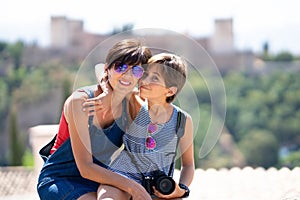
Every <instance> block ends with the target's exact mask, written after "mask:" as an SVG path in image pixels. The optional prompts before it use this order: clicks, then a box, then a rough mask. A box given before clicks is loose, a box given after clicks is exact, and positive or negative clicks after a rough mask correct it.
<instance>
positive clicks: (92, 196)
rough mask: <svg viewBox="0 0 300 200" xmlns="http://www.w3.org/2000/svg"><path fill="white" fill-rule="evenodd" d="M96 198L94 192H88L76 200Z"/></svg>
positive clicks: (93, 199) (92, 199)
mask: <svg viewBox="0 0 300 200" xmlns="http://www.w3.org/2000/svg"><path fill="white" fill-rule="evenodd" d="M96 198H97V193H96V192H89V193H86V194H84V195H82V196H81V197H79V198H78V200H95V199H96Z"/></svg>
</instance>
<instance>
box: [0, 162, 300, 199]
mask: <svg viewBox="0 0 300 200" xmlns="http://www.w3.org/2000/svg"><path fill="white" fill-rule="evenodd" d="M178 177H179V173H178V171H176V173H175V176H174V178H175V180H178ZM35 187H36V175H35V173H34V172H33V171H32V170H28V169H24V168H1V167H0V200H19V199H22V200H38V199H39V198H38V196H37V193H36V190H35ZM190 188H191V196H190V198H188V199H190V200H300V168H299V167H297V168H295V169H293V170H289V169H287V168H282V169H280V170H277V169H275V168H270V169H268V170H265V169H263V168H256V169H253V168H251V167H246V168H243V169H240V168H232V169H220V170H215V169H208V170H202V169H197V170H196V174H195V177H194V181H193V183H192V185H191V186H190Z"/></svg>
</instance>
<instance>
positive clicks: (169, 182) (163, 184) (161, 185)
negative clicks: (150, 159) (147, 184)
mask: <svg viewBox="0 0 300 200" xmlns="http://www.w3.org/2000/svg"><path fill="white" fill-rule="evenodd" d="M155 188H156V189H157V190H158V191H159V192H160V193H162V194H164V195H167V194H171V193H172V192H173V191H174V190H175V181H174V180H173V179H172V178H171V177H168V176H163V177H159V178H158V179H157V180H156V185H155Z"/></svg>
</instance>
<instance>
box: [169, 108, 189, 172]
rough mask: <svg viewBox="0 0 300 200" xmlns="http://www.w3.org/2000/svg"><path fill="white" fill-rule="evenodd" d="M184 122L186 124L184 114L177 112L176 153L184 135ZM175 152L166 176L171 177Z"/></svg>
mask: <svg viewBox="0 0 300 200" xmlns="http://www.w3.org/2000/svg"><path fill="white" fill-rule="evenodd" d="M185 122H186V115H185V113H184V112H182V111H181V110H178V112H177V123H176V134H177V137H178V139H177V144H176V152H177V149H178V144H179V140H180V138H181V137H182V136H183V134H184V130H185ZM176 152H175V155H174V157H173V161H172V163H171V165H170V169H169V173H168V176H171V175H172V172H173V169H174V165H175V158H176V155H177V153H176Z"/></svg>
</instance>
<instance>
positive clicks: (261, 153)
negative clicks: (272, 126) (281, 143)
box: [239, 130, 279, 168]
mask: <svg viewBox="0 0 300 200" xmlns="http://www.w3.org/2000/svg"><path fill="white" fill-rule="evenodd" d="M239 146H240V150H241V151H242V152H243V154H244V156H245V159H246V162H247V164H248V165H250V166H253V167H257V166H262V167H265V168H269V167H271V166H275V165H277V164H278V149H279V147H278V142H277V139H276V138H275V136H274V135H273V134H271V133H270V132H269V131H266V130H251V131H249V132H248V133H247V134H246V135H245V137H244V138H243V139H242V140H241V141H240V143H239Z"/></svg>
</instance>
